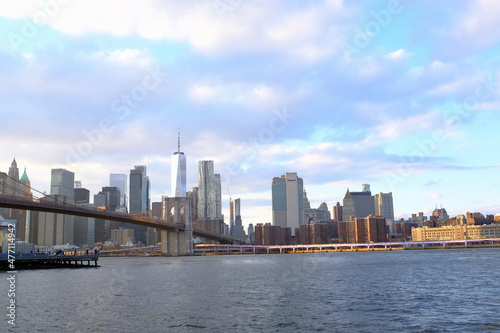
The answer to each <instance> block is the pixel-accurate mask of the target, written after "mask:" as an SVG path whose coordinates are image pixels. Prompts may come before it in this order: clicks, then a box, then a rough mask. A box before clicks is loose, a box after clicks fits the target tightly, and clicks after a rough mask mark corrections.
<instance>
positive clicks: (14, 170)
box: [6, 158, 20, 196]
mask: <svg viewBox="0 0 500 333" xmlns="http://www.w3.org/2000/svg"><path fill="white" fill-rule="evenodd" d="M8 175H9V178H8V179H7V184H8V186H7V191H6V194H8V195H15V196H20V191H19V187H20V186H19V168H18V167H17V162H16V159H15V158H14V160H13V161H12V163H11V164H10V168H9V173H8Z"/></svg>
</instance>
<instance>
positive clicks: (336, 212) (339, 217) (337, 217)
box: [333, 202, 344, 222]
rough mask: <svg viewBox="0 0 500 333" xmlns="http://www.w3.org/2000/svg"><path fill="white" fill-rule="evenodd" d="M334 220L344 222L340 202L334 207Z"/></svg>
mask: <svg viewBox="0 0 500 333" xmlns="http://www.w3.org/2000/svg"><path fill="white" fill-rule="evenodd" d="M333 219H334V220H335V221H337V222H340V221H344V217H343V214H342V206H341V205H340V202H337V204H336V205H335V206H333Z"/></svg>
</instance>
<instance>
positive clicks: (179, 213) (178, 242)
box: [161, 197, 193, 256]
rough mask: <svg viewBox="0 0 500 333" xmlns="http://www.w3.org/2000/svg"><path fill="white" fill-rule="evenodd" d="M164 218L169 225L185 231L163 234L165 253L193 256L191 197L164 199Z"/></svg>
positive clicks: (166, 231)
mask: <svg viewBox="0 0 500 333" xmlns="http://www.w3.org/2000/svg"><path fill="white" fill-rule="evenodd" d="M162 200H163V205H162V206H163V214H162V215H163V217H164V219H165V221H167V222H169V223H176V224H179V225H180V226H183V227H185V230H177V231H168V230H162V232H161V249H162V251H163V253H165V254H168V255H172V256H179V255H191V254H193V209H192V204H191V200H192V199H191V197H175V198H168V197H166V198H163V199H162Z"/></svg>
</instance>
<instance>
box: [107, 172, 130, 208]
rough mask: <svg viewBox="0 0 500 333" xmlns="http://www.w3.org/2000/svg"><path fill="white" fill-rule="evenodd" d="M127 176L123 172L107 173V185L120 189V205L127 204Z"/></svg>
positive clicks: (124, 205)
mask: <svg viewBox="0 0 500 333" xmlns="http://www.w3.org/2000/svg"><path fill="white" fill-rule="evenodd" d="M127 180H128V177H127V175H126V174H124V173H112V174H110V175H109V186H110V187H118V188H119V189H120V206H122V207H127V206H128V186H127V184H128V181H127Z"/></svg>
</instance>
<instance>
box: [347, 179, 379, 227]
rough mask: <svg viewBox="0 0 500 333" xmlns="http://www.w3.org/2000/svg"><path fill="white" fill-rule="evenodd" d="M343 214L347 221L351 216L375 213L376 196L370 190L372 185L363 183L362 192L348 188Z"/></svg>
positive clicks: (361, 216) (357, 216)
mask: <svg viewBox="0 0 500 333" xmlns="http://www.w3.org/2000/svg"><path fill="white" fill-rule="evenodd" d="M342 214H343V218H344V220H345V221H349V220H350V218H351V217H353V218H363V217H366V216H369V215H375V198H374V197H373V196H372V193H371V191H370V185H368V184H363V190H362V191H361V192H351V191H349V189H347V192H346V194H345V196H344V202H343V207H342Z"/></svg>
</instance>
